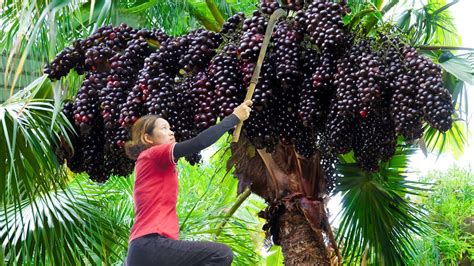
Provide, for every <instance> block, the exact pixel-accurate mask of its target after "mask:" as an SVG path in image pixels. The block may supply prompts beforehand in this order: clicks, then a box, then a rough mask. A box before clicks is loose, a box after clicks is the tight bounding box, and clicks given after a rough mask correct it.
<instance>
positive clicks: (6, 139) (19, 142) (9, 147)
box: [0, 77, 72, 204]
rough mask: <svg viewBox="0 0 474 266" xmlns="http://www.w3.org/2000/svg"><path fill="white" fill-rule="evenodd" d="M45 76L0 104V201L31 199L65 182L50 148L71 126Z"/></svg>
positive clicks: (69, 131)
mask: <svg viewBox="0 0 474 266" xmlns="http://www.w3.org/2000/svg"><path fill="white" fill-rule="evenodd" d="M51 93H52V87H51V83H49V82H48V81H47V79H46V77H42V78H39V79H37V80H36V81H35V82H33V83H32V84H31V85H30V86H28V87H27V88H25V89H24V90H22V91H20V92H19V93H17V94H16V95H14V96H13V97H11V98H10V99H8V100H7V101H6V102H4V103H2V104H0V139H1V140H2V141H0V150H2V152H1V153H0V161H2V162H4V163H2V164H1V165H0V176H1V178H0V201H1V202H3V203H6V204H8V203H11V202H13V201H15V200H19V199H25V198H27V197H34V196H35V195H37V194H38V193H41V192H47V191H49V190H50V189H51V188H52V187H58V186H61V185H64V184H65V183H66V181H67V179H68V177H67V176H66V174H65V172H64V169H63V168H61V167H60V162H58V160H57V158H56V155H55V153H54V147H55V146H56V147H57V146H58V142H59V139H60V136H65V138H64V139H63V141H66V142H67V143H69V139H68V138H67V136H68V135H69V134H71V132H72V126H71V125H70V124H69V122H68V121H67V119H66V118H65V117H64V115H63V114H62V113H61V112H59V111H58V110H59V107H58V106H56V107H55V104H54V102H53V101H52V100H40V99H47V98H50V97H51V95H50V94H51Z"/></svg>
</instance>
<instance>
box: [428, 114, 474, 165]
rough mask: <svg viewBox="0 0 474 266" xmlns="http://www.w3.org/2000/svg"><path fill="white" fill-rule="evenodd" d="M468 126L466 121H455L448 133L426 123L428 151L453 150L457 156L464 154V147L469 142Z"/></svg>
mask: <svg viewBox="0 0 474 266" xmlns="http://www.w3.org/2000/svg"><path fill="white" fill-rule="evenodd" d="M466 132H467V128H466V123H465V122H464V121H454V122H453V126H452V128H451V129H449V130H448V131H447V132H446V133H441V132H439V131H438V130H436V129H434V128H432V127H430V126H428V125H425V132H424V134H423V140H424V141H425V144H426V148H427V151H428V152H430V153H431V152H436V153H437V154H438V156H439V155H440V154H441V153H445V152H451V154H452V155H454V156H455V157H456V158H459V157H460V156H462V155H463V154H464V147H465V146H466V144H467V136H466Z"/></svg>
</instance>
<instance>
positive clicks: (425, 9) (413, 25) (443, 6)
mask: <svg viewBox="0 0 474 266" xmlns="http://www.w3.org/2000/svg"><path fill="white" fill-rule="evenodd" d="M456 2H458V1H453V2H451V3H449V4H447V3H446V1H445V0H428V1H426V2H425V4H424V5H423V6H422V7H421V8H419V9H418V8H415V7H414V6H413V5H412V6H409V7H408V8H407V9H405V10H403V11H401V12H400V13H399V15H398V18H397V22H396V25H397V26H398V27H399V28H400V29H401V30H402V31H403V32H405V33H407V34H409V35H410V41H411V42H412V45H414V46H416V45H426V44H430V45H451V46H457V45H460V43H461V37H460V36H459V34H458V33H457V31H456V27H455V25H454V19H453V17H452V16H451V15H450V14H449V7H450V6H452V5H453V4H455V3H456Z"/></svg>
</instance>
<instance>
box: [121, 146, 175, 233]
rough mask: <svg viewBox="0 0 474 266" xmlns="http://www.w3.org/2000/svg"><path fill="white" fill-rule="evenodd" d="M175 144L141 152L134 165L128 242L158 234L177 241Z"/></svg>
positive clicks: (154, 147)
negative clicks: (134, 172) (132, 205)
mask: <svg viewBox="0 0 474 266" xmlns="http://www.w3.org/2000/svg"><path fill="white" fill-rule="evenodd" d="M174 144H175V143H168V144H161V145H155V146H153V147H151V148H148V149H147V150H145V151H143V152H142V153H140V156H139V157H138V159H137V162H136V164H135V171H136V177H135V186H134V189H133V198H134V202H135V223H134V224H133V227H132V229H131V232H130V238H129V242H130V241H132V240H133V239H136V238H138V237H140V236H143V235H147V234H151V233H158V234H161V235H164V236H166V237H169V238H172V239H179V222H178V216H177V214H176V202H177V199H178V173H177V170H176V163H174V162H173V155H172V152H173V146H174Z"/></svg>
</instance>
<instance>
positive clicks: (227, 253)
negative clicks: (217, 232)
mask: <svg viewBox="0 0 474 266" xmlns="http://www.w3.org/2000/svg"><path fill="white" fill-rule="evenodd" d="M219 257H220V258H221V261H222V265H230V264H231V263H232V260H233V259H234V253H233V252H232V250H231V249H230V248H229V247H228V246H226V245H224V244H221V245H220V248H219Z"/></svg>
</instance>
